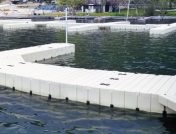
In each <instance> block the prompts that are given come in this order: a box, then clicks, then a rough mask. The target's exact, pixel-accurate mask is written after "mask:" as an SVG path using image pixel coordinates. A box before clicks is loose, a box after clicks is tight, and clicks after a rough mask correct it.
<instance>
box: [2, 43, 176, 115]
mask: <svg viewBox="0 0 176 134" xmlns="http://www.w3.org/2000/svg"><path fill="white" fill-rule="evenodd" d="M74 52H75V46H74V45H73V44H69V43H68V44H65V43H52V44H47V45H42V46H35V47H29V48H22V49H15V50H9V51H4V52H0V85H2V86H6V87H10V88H13V89H15V90H19V91H22V92H26V93H30V94H31V95H32V94H36V95H41V96H47V97H49V99H51V98H56V99H67V100H72V101H79V102H83V103H87V104H97V105H103V106H110V107H119V108H124V109H133V110H134V109H136V110H141V111H146V112H155V113H163V112H164V113H166V112H167V113H175V112H176V76H169V75H153V74H140V73H139V74H136V73H127V72H119V71H106V70H88V69H83V68H71V67H61V66H54V65H44V64H39V63H35V61H39V60H43V59H49V58H52V57H56V56H59V55H64V54H69V53H74Z"/></svg>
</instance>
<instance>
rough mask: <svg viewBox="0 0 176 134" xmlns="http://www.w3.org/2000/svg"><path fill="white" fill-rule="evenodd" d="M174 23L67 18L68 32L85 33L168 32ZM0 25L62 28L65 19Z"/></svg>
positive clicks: (4, 26)
mask: <svg viewBox="0 0 176 134" xmlns="http://www.w3.org/2000/svg"><path fill="white" fill-rule="evenodd" d="M175 25H176V24H170V25H165V24H146V25H136V24H130V23H129V22H127V21H121V22H110V23H76V21H75V20H68V32H69V33H83V32H84V33H86V32H94V31H97V30H102V31H107V30H108V31H133V32H138V31H139V32H141V31H144V32H150V34H152V35H153V34H166V33H168V32H171V31H174V30H176V26H175ZM0 26H1V27H3V30H16V29H31V28H37V27H46V28H57V29H61V30H64V29H65V26H66V24H65V21H64V20H55V21H44V22H32V21H31V20H28V19H25V20H10V21H7V20H0Z"/></svg>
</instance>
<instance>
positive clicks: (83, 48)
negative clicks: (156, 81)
mask: <svg viewBox="0 0 176 134" xmlns="http://www.w3.org/2000/svg"><path fill="white" fill-rule="evenodd" d="M52 42H64V32H63V31H57V30H54V29H36V30H17V31H1V32H0V51H3V50H7V49H15V48H21V47H28V46H35V45H42V44H47V43H52ZM69 42H71V43H74V44H76V53H75V54H69V55H65V56H59V57H56V58H54V59H52V60H51V59H50V60H46V61H42V63H46V64H55V65H64V66H72V67H81V68H91V69H107V70H118V71H129V72H142V73H154V74H171V75H175V74H176V34H172V35H170V36H166V37H149V34H148V33H132V32H116V33H111V32H96V33H92V34H74V35H69ZM5 133H7V134H11V133H15V134H19V133H21V134H25V133H31V134H43V133H44V134H45V133H46V134H51V133H59V134H89V133H90V134H176V116H173V115H172V116H171V115H170V116H169V117H168V118H167V119H164V118H162V117H161V115H160V114H149V113H145V112H136V111H132V110H124V109H116V108H115V109H113V110H112V109H110V108H108V107H99V106H93V105H91V106H86V105H85V104H82V103H78V102H68V103H66V102H65V101H64V100H52V101H47V98H45V97H39V96H32V97H30V96H29V94H25V93H21V92H17V91H15V92H13V91H12V89H5V88H4V87H0V134H5Z"/></svg>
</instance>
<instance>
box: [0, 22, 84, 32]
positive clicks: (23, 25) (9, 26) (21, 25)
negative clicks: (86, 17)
mask: <svg viewBox="0 0 176 134" xmlns="http://www.w3.org/2000/svg"><path fill="white" fill-rule="evenodd" d="M4 22H5V21H4ZM4 22H3V21H2V22H1V21H0V24H1V26H2V27H3V30H16V29H32V28H37V27H46V28H57V29H64V28H65V21H43V22H42V21H40V22H35V21H34V22H32V21H27V20H24V21H14V23H13V21H9V22H8V23H4ZM76 25H81V24H79V23H76V21H75V20H69V21H68V26H69V27H70V26H76Z"/></svg>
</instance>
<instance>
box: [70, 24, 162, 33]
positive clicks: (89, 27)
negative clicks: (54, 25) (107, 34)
mask: <svg viewBox="0 0 176 134" xmlns="http://www.w3.org/2000/svg"><path fill="white" fill-rule="evenodd" d="M158 26H160V25H153V24H147V25H134V24H130V23H129V22H119V23H117V22H116V23H92V24H84V25H77V26H72V27H70V28H69V29H68V32H70V33H74V32H86V31H88V32H91V31H97V30H102V31H106V30H109V31H135V32H136V31H145V32H149V30H150V29H151V28H156V27H158Z"/></svg>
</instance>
